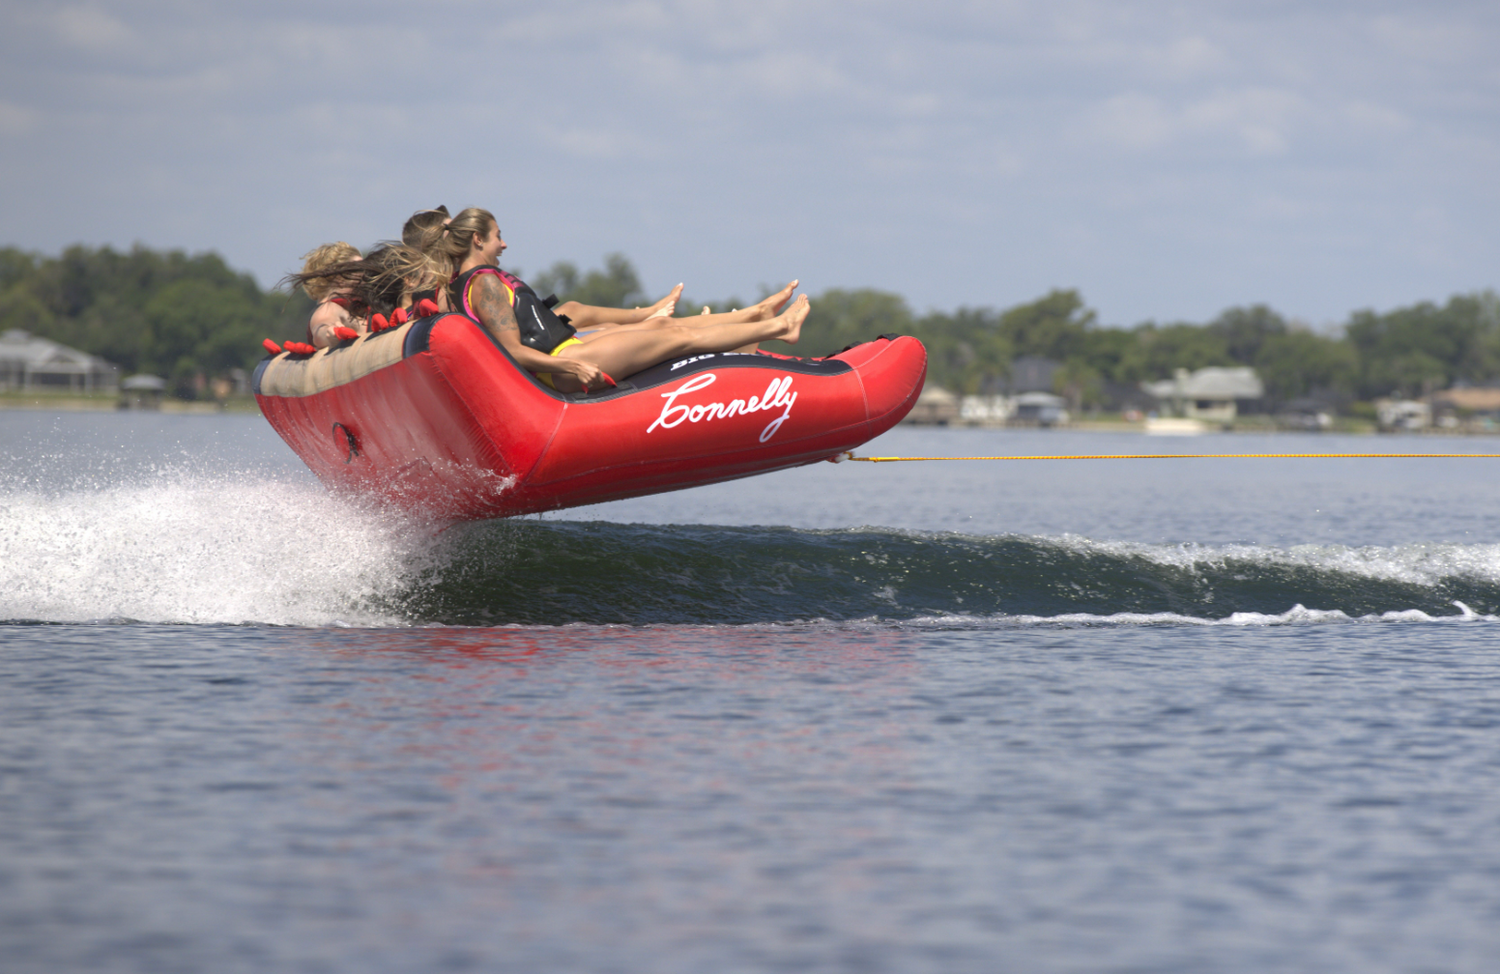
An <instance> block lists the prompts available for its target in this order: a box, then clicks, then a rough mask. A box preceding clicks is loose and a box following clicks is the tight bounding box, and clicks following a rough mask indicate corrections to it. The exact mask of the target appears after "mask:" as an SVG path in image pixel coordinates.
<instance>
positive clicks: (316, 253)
mask: <svg viewBox="0 0 1500 974" xmlns="http://www.w3.org/2000/svg"><path fill="white" fill-rule="evenodd" d="M357 260H359V248H357V247H355V246H354V245H353V244H348V243H345V242H344V241H342V240H339V241H335V242H334V243H326V244H323V245H322V246H321V247H314V248H313V249H312V250H309V251H308V252H307V253H305V254H303V255H302V274H301V275H299V276H300V277H302V278H304V279H303V280H302V281H300V282H299V283H300V284H301V286H302V290H304V291H306V292H307V296H308V297H310V298H312V299H313V300H314V301H316V302H318V303H319V304H322V303H323V302H324V301H326V300H328V296H329V295H330V294H332V293H333V292H334V291H336V290H338V288H339V287H340V282H339V280H338V278H337V277H323V276H316V277H308V276H307V275H309V274H314V275H316V274H319V272H321V271H325V270H327V269H328V268H330V267H333V266H335V265H338V264H348V263H351V262H353V261H357Z"/></svg>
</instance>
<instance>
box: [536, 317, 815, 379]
mask: <svg viewBox="0 0 1500 974" xmlns="http://www.w3.org/2000/svg"><path fill="white" fill-rule="evenodd" d="M810 308H811V306H810V305H809V304H808V302H807V295H805V294H804V295H802V296H801V297H799V298H797V300H796V301H794V302H792V306H791V307H790V308H788V309H787V310H786V312H785V313H784V314H782V315H779V316H778V317H775V318H772V319H770V320H768V321H744V322H728V323H724V324H718V325H707V326H704V325H698V324H696V323H695V324H692V325H686V324H676V325H667V326H663V327H659V328H647V329H630V330H625V329H619V328H612V329H609V330H607V331H605V332H602V333H601V334H599V335H597V336H595V337H594V338H593V339H592V340H591V341H587V342H585V343H583V344H581V345H570V346H568V347H567V348H565V349H564V350H563V351H562V352H560V353H559V356H560V357H563V358H575V359H580V360H582V361H584V362H588V363H589V364H591V365H594V366H597V367H598V368H600V369H602V370H603V371H605V372H606V373H608V374H609V375H611V376H613V377H614V378H616V379H621V378H624V377H626V376H630V375H635V374H636V373H637V372H639V371H641V370H642V369H648V368H650V367H651V366H653V365H655V364H656V363H658V362H665V361H667V360H668V359H673V358H679V357H681V356H683V355H697V354H701V353H703V352H728V351H733V350H734V349H737V348H742V347H744V346H746V345H753V344H755V343H756V342H766V341H771V340H772V339H776V338H779V339H781V340H782V341H784V342H786V343H787V344H790V345H794V344H796V343H797V339H798V338H800V337H801V335H802V323H803V322H804V321H806V320H807V313H808V311H809V310H810ZM553 382H554V383H556V384H557V388H558V390H559V391H560V392H577V391H579V388H580V386H579V385H578V381H577V380H576V379H574V378H573V377H572V376H567V375H555V376H554V377H553Z"/></svg>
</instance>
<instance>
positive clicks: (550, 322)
mask: <svg viewBox="0 0 1500 974" xmlns="http://www.w3.org/2000/svg"><path fill="white" fill-rule="evenodd" d="M481 274H493V275H495V276H496V277H498V278H499V279H500V286H501V287H503V288H505V293H506V295H507V296H508V297H509V298H510V307H511V310H512V311H514V312H515V314H516V325H517V327H519V328H520V329H521V344H523V345H526V346H528V347H530V348H534V349H536V350H537V351H538V352H551V351H552V350H553V349H554V348H556V347H557V346H559V345H561V344H562V343H563V342H565V341H567V340H568V339H569V338H572V337H573V335H574V334H576V333H577V331H578V329H576V328H574V327H573V326H572V325H570V324H568V319H567V318H566V317H565V316H563V315H559V314H557V313H556V312H554V311H553V310H552V306H553V305H554V304H556V303H557V299H556V298H555V297H548V298H547V299H546V300H543V299H542V298H539V297H537V294H536V292H535V291H533V290H532V289H531V285H529V284H527V283H526V282H525V281H523V280H521V279H520V278H519V277H516V276H515V275H513V274H507V273H505V271H502V270H501V269H500V268H498V267H496V266H494V265H493V264H489V265H486V266H484V267H476V268H474V269H473V270H468V271H465V272H464V273H462V274H460V275H458V276H457V277H455V278H454V279H453V285H452V288H453V290H452V292H451V293H453V294H455V295H456V296H457V297H458V306H459V309H460V310H462V311H463V313H464V314H465V315H467V316H468V317H470V318H472V319H473V320H474V321H476V322H479V323H480V324H483V322H482V321H480V319H479V314H478V313H477V312H476V311H475V310H474V305H473V304H472V303H471V302H470V301H469V291H470V290H471V289H472V288H473V285H474V279H475V278H476V277H479V276H480V275H481Z"/></svg>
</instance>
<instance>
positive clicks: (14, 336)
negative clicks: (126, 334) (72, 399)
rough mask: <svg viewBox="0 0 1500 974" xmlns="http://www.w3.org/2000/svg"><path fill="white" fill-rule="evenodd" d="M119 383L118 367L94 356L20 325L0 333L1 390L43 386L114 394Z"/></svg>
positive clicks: (59, 389)
mask: <svg viewBox="0 0 1500 974" xmlns="http://www.w3.org/2000/svg"><path fill="white" fill-rule="evenodd" d="M119 386H120V369H119V367H118V366H115V365H111V364H110V363H109V362H106V361H105V360H104V359H102V358H100V357H99V356H97V355H90V354H89V353H88V352H80V351H79V350H78V349H76V348H69V347H68V346H66V345H60V344H58V343H57V342H54V341H52V340H50V339H47V338H38V337H37V336H35V335H33V334H31V332H28V331H22V330H21V329H19V328H12V329H10V330H8V331H6V332H4V333H3V334H0V392H3V391H9V390H12V389H15V390H25V389H46V390H50V391H54V392H110V393H113V392H115V391H116V390H118V389H119Z"/></svg>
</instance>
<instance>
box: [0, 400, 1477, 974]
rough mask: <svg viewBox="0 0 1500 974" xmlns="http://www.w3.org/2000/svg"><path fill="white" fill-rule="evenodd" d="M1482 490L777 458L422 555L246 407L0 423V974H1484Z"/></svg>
mask: <svg viewBox="0 0 1500 974" xmlns="http://www.w3.org/2000/svg"><path fill="white" fill-rule="evenodd" d="M1497 445H1500V444H1496V443H1492V442H1490V441H1487V440H1448V439H1438V440H1434V439H1422V440H1415V439H1392V438H1381V439H1374V438H1363V439H1353V438H1338V437H1326V436H1324V437H1320V436H1307V437H1297V436H1279V437H1251V436H1212V437H1202V438H1197V439H1193V440H1181V441H1169V440H1157V439H1152V440H1148V439H1146V438H1145V437H1143V436H1139V435H1130V434H1095V433H1076V432H1054V433H1043V432H1026V431H978V430H952V431H949V430H916V429H899V430H896V431H894V432H893V433H891V434H888V435H887V436H886V437H883V438H882V439H881V440H880V441H877V442H876V443H874V444H871V445H870V446H869V447H868V448H866V449H864V450H862V451H860V452H862V453H875V454H896V455H903V454H904V455H912V454H924V455H925V454H938V455H988V454H1032V453H1125V452H1139V451H1141V450H1143V449H1147V448H1149V449H1151V450H1152V451H1161V450H1163V449H1172V450H1179V451H1183V452H1187V451H1192V452H1220V451H1222V452H1259V451H1276V452H1288V451H1303V450H1306V451H1319V452H1333V451H1368V450H1392V451H1395V450H1411V449H1414V448H1415V449H1420V450H1433V451H1435V452H1438V451H1440V452H1447V451H1450V450H1462V451H1469V452H1490V451H1491V450H1494V448H1495V447H1496V446H1497ZM1495 452H1500V450H1495ZM1497 478H1500V460H1494V459H1455V460H1186V459H1184V460H1164V461H1162V460H1155V461H1144V460H1143V461H1076V462H1060V461H1051V462H993V461H981V462H969V463H962V462H947V463H912V464H878V465H877V464H854V463H844V464H838V465H834V464H818V465H816V466H814V467H807V468H803V469H799V470H795V471H787V472H783V473H779V474H772V475H769V476H765V477H760V478H755V479H751V480H747V481H741V482H738V483H733V484H723V485H717V486H713V487H707V488H700V489H697V490H693V491H686V492H680V493H676V494H668V495H661V496H657V497H651V498H642V499H638V500H633V501H627V502H620V503H616V504H609V505H601V506H598V507H593V508H586V509H581V510H576V511H569V512H561V513H558V514H554V515H549V516H547V517H545V518H528V519H524V520H515V521H509V522H496V523H487V524H480V525H467V526H460V527H456V528H452V529H449V530H446V531H440V530H437V529H435V528H434V527H433V526H431V525H423V524H411V523H407V522H404V521H401V520H399V519H395V518H391V517H389V516H386V515H380V514H376V513H372V512H370V511H368V510H363V509H361V508H360V507H358V506H357V505H353V504H350V503H347V502H346V501H344V500H342V499H339V498H335V497H330V496H329V495H328V494H327V493H326V492H324V491H323V489H322V488H321V487H320V486H319V485H318V484H317V483H316V481H315V480H314V479H313V478H312V477H311V475H310V474H308V473H307V471H306V469H305V468H303V467H302V465H301V463H300V462H299V461H298V460H297V459H296V458H295V457H294V456H293V455H292V453H291V452H290V450H288V449H287V448H286V447H285V446H283V445H282V444H281V442H280V440H279V439H277V438H276V436H275V435H274V433H272V431H271V430H270V428H269V427H268V426H267V425H266V424H265V423H264V422H263V421H262V420H260V419H259V418H258V417H235V416H221V417H190V416H180V417H174V416H162V415H142V414H119V415H115V414H80V415H54V414H44V413H22V412H0V620H5V621H3V622H0V969H3V970H4V971H5V972H7V974H12V972H14V974H31V972H48V974H52V972H61V971H121V972H137V971H139V972H153V974H156V972H177V971H183V972H189V971H210V972H223V971H256V972H263V971H297V972H303V971H305V972H349V974H356V972H359V974H364V972H386V971H390V972H408V971H410V972H416V971H470V970H472V971H507V972H508V971H516V972H522V971H525V972H536V971H585V972H594V971H599V972H616V971H619V972H634V971H642V972H678V971H681V972H700V971H713V972H733V971H872V972H887V971H889V972H907V971H933V972H949V971H959V972H963V971H975V972H981V971H982V972H996V971H1018V972H1038V971H1039V972H1049V971H1120V972H1125V971H1130V972H1140V971H1183V972H1189V971H1191V972H1200V971H1225V972H1239V971H1245V972H1250V971H1257V972H1258V971H1317V972H1341V971H1348V972H1369V971H1413V972H1418V971H1420V972H1435V971H1474V972H1488V971H1492V970H1494V969H1496V964H1497V962H1500V644H1497V637H1500V629H1497V628H1496V622H1497V618H1496V613H1500V525H1497V522H1496V513H1497V503H1496V483H1497Z"/></svg>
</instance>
